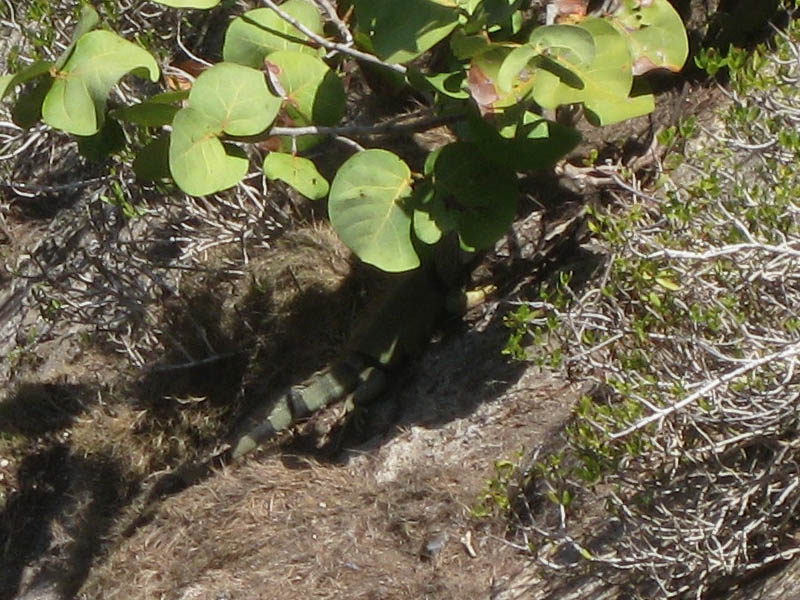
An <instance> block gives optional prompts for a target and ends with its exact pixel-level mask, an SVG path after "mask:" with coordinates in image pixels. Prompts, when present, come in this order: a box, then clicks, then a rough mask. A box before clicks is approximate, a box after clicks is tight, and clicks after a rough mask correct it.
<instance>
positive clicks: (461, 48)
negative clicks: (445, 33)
mask: <svg viewBox="0 0 800 600" xmlns="http://www.w3.org/2000/svg"><path fill="white" fill-rule="evenodd" d="M491 47H492V42H491V40H489V36H488V35H486V34H485V33H484V32H479V33H476V34H475V35H467V34H466V33H464V31H463V30H461V29H456V30H455V31H454V32H453V35H452V36H451V38H450V49H451V50H452V51H453V56H455V57H456V58H457V59H459V60H464V59H467V58H473V57H475V56H478V55H479V54H483V53H484V52H486V51H487V50H489V49H490V48H491Z"/></svg>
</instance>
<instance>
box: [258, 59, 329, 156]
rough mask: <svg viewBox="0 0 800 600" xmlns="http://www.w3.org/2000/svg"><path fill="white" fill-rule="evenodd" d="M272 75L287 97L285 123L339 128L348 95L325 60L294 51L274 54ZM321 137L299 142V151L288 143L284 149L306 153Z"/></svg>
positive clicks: (271, 60) (285, 101)
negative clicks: (336, 126)
mask: <svg viewBox="0 0 800 600" xmlns="http://www.w3.org/2000/svg"><path fill="white" fill-rule="evenodd" d="M266 64H267V67H268V68H269V70H270V73H272V75H273V76H274V77H275V78H276V79H277V81H278V85H279V87H280V88H282V89H281V91H282V93H284V94H285V97H284V110H285V113H286V115H285V121H286V122H287V123H288V124H291V125H295V126H298V127H302V126H305V125H335V124H336V123H338V122H339V120H340V119H341V118H342V116H343V115H344V107H345V94H344V88H343V87H342V82H341V81H340V80H339V77H338V76H337V75H336V73H334V72H333V71H331V70H330V69H329V68H328V65H326V64H325V63H324V62H323V61H322V60H320V59H319V58H317V57H316V56H311V55H309V54H301V53H299V52H293V51H291V50H283V51H279V52H273V53H272V54H270V55H269V57H267V59H266ZM320 139H321V138H320V136H305V137H304V138H300V139H298V143H297V145H296V147H295V148H291V145H290V144H289V143H288V142H287V143H284V144H283V147H284V149H286V150H289V149H293V150H306V149H308V148H309V147H310V146H312V145H314V144H315V143H316V142H318V141H319V140H320Z"/></svg>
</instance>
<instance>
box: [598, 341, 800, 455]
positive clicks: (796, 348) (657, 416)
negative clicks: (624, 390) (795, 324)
mask: <svg viewBox="0 0 800 600" xmlns="http://www.w3.org/2000/svg"><path fill="white" fill-rule="evenodd" d="M798 355H800V344H794V345H792V346H789V347H788V348H784V349H783V350H781V351H780V352H775V353H773V354H769V355H767V356H762V357H761V358H759V359H756V360H753V361H750V362H748V363H747V364H745V365H742V366H741V367H739V368H738V369H734V370H733V371H728V372H727V373H725V374H724V375H721V376H719V377H717V378H716V379H713V380H711V381H709V382H708V383H707V384H705V385H704V386H703V387H701V388H700V389H699V390H697V391H696V392H694V393H692V394H689V395H688V396H686V398H684V399H683V400H681V401H680V402H677V403H676V404H673V405H672V406H670V407H668V408H664V409H662V410H659V411H656V412H654V413H653V414H652V415H650V416H649V417H645V418H644V419H640V420H639V421H637V422H636V423H634V424H633V425H631V426H630V427H626V428H625V429H623V430H622V431H617V432H616V433H610V434H609V437H610V438H611V439H612V440H617V439H619V438H622V437H625V436H626V435H629V434H631V433H633V432H634V431H639V430H640V429H643V428H644V427H647V426H648V425H649V424H650V423H653V422H655V421H659V420H661V419H663V418H664V417H667V416H669V415H671V414H673V413H676V412H678V411H679V410H681V409H682V408H685V407H687V406H689V405H690V404H692V403H693V402H696V401H697V400H699V399H700V398H702V397H703V396H705V395H706V394H707V393H708V392H710V391H711V390H714V389H716V388H718V387H719V386H721V385H723V384H726V383H729V382H731V381H733V380H734V379H736V378H737V377H740V376H742V375H744V374H745V373H749V372H750V371H753V370H755V369H757V368H758V367H761V366H763V365H765V364H767V363H771V362H774V361H776V360H783V359H786V358H794V357H796V356H798Z"/></svg>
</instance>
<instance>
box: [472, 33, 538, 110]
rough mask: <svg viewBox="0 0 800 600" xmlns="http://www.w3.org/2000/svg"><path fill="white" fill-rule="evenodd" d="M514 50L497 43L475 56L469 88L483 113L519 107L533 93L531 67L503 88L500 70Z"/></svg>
mask: <svg viewBox="0 0 800 600" xmlns="http://www.w3.org/2000/svg"><path fill="white" fill-rule="evenodd" d="M511 52H512V49H511V48H508V47H506V46H497V45H496V46H495V47H494V48H492V49H491V50H489V51H487V52H484V53H483V54H481V55H479V56H476V57H474V58H473V59H472V63H471V64H470V68H469V72H468V74H467V87H468V89H469V92H470V95H471V96H472V97H473V99H474V100H475V102H476V103H477V104H478V106H479V107H480V109H481V112H482V113H485V112H489V113H496V112H502V110H503V109H506V108H509V107H516V106H517V105H518V104H519V103H520V102H521V101H522V100H524V99H525V98H526V97H527V96H528V94H529V93H530V90H531V87H532V86H533V83H534V76H533V73H532V72H529V71H528V70H527V69H524V70H522V71H521V72H519V73H518V74H517V75H516V77H514V78H513V80H511V82H510V84H508V83H507V87H506V88H505V89H500V85H499V84H498V78H499V77H500V70H501V68H502V66H503V63H504V62H505V61H506V59H507V58H508V56H509V54H511Z"/></svg>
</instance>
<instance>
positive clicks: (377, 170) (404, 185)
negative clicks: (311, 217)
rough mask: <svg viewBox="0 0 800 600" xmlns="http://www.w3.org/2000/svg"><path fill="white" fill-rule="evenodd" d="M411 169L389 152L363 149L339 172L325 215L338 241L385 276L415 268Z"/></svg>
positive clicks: (417, 262) (416, 261) (416, 257)
mask: <svg viewBox="0 0 800 600" xmlns="http://www.w3.org/2000/svg"><path fill="white" fill-rule="evenodd" d="M410 194H411V170H410V169H409V168H408V165H406V164H405V163H404V162H403V161H402V160H400V158H398V157H397V156H396V155H394V154H392V153H391V152H389V151H388V150H365V151H363V152H359V153H358V154H355V155H354V156H352V157H351V158H349V159H348V160H347V161H345V163H344V164H343V165H342V166H341V167H340V168H339V171H338V172H337V173H336V176H335V177H334V179H333V183H332V184H331V191H330V195H329V197H328V198H329V200H328V213H329V215H330V219H331V224H332V225H333V228H334V229H335V230H336V232H337V233H338V234H339V237H341V238H342V241H343V242H344V243H345V244H347V246H348V247H349V248H350V249H351V250H353V252H355V253H356V255H357V256H358V257H359V258H360V259H361V260H363V261H364V262H366V263H369V264H371V265H375V266H377V267H379V268H381V269H383V270H384V271H391V272H398V271H408V270H410V269H414V268H416V267H417V266H419V257H418V256H417V253H416V252H415V251H414V246H413V244H412V243H411V215H410V214H409V210H408V209H407V208H406V207H405V206H403V202H404V200H405V199H406V198H408V196H409V195H410Z"/></svg>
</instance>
